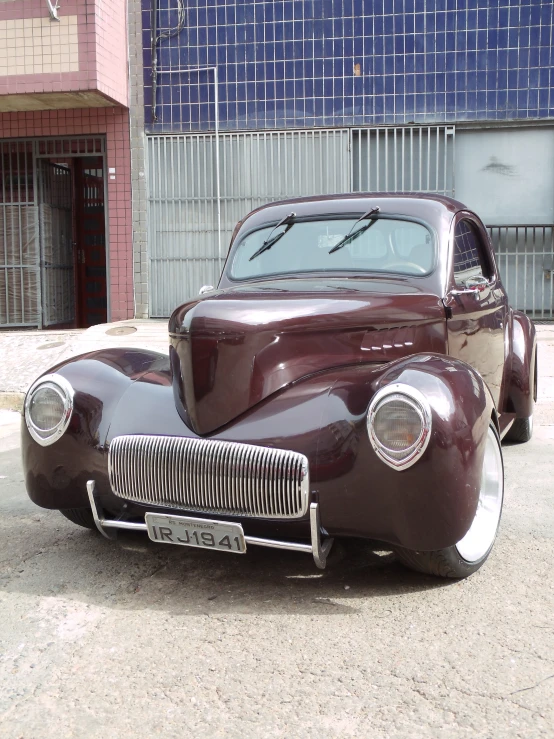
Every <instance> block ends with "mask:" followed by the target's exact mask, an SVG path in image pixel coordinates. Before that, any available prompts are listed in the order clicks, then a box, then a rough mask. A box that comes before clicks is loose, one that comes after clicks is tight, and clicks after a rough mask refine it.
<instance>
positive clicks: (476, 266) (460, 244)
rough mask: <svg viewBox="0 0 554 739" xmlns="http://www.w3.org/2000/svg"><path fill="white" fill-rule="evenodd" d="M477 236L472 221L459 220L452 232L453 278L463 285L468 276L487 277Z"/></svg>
mask: <svg viewBox="0 0 554 739" xmlns="http://www.w3.org/2000/svg"><path fill="white" fill-rule="evenodd" d="M488 272H489V270H488V269H487V267H486V263H484V261H483V255H482V250H481V248H480V246H479V237H478V235H477V231H476V229H475V227H474V226H473V224H472V223H470V222H469V221H460V222H459V223H458V225H457V226H456V230H455V232H454V280H455V282H456V284H457V285H463V284H464V283H465V281H466V280H467V279H468V278H470V277H476V276H482V277H487V278H488V277H489V275H488Z"/></svg>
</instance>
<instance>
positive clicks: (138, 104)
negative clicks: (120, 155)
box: [128, 0, 148, 318]
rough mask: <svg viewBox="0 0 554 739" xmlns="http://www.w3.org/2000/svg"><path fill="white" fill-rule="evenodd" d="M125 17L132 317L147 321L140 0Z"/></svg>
mask: <svg viewBox="0 0 554 739" xmlns="http://www.w3.org/2000/svg"><path fill="white" fill-rule="evenodd" d="M128 13H129V86H130V118H131V190H132V226H133V278H134V289H135V317H136V318H148V254H147V225H146V177H145V161H144V143H145V135H144V90H143V77H142V75H143V67H142V16H141V3H140V0H128Z"/></svg>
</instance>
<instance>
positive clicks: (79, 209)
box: [0, 137, 109, 329]
mask: <svg viewBox="0 0 554 739" xmlns="http://www.w3.org/2000/svg"><path fill="white" fill-rule="evenodd" d="M105 186H106V176H105V139H104V138H103V137H74V138H68V139H54V138H50V139H49V138H43V139H40V138H39V139H11V140H4V141H0V329H1V328H17V327H21V328H49V329H54V328H61V329H62V328H88V327H89V326H93V325H96V324H98V323H105V322H106V321H107V320H108V292H109V291H108V277H107V268H106V265H107V257H106V251H107V243H106V242H107V238H106V236H107V225H106V207H105V206H106V202H105Z"/></svg>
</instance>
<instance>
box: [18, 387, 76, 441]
mask: <svg viewBox="0 0 554 739" xmlns="http://www.w3.org/2000/svg"><path fill="white" fill-rule="evenodd" d="M72 413H73V388H72V387H71V385H70V384H69V382H68V381H67V380H66V379H65V378H64V377H61V376H60V375H55V374H54V375H45V376H44V377H41V378H40V379H39V380H37V382H35V383H34V385H32V387H31V388H30V389H29V391H28V393H27V397H26V398H25V422H26V424H27V428H28V429H29V433H30V434H31V436H32V437H33V439H34V440H35V441H37V442H38V443H39V444H41V446H48V445H49V444H53V443H54V442H55V441H57V440H58V439H59V438H60V436H61V435H62V434H63V433H64V432H65V430H66V429H67V427H68V425H69V421H70V420H71V414H72Z"/></svg>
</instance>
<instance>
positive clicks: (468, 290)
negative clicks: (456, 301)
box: [450, 287, 481, 295]
mask: <svg viewBox="0 0 554 739" xmlns="http://www.w3.org/2000/svg"><path fill="white" fill-rule="evenodd" d="M480 292H481V290H480V289H479V288H478V287H464V288H461V289H458V288H454V289H453V290H451V291H450V294H451V295H478V294H479V293H480Z"/></svg>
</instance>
